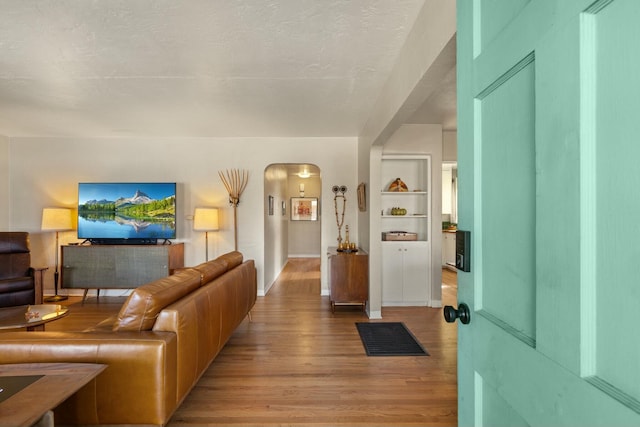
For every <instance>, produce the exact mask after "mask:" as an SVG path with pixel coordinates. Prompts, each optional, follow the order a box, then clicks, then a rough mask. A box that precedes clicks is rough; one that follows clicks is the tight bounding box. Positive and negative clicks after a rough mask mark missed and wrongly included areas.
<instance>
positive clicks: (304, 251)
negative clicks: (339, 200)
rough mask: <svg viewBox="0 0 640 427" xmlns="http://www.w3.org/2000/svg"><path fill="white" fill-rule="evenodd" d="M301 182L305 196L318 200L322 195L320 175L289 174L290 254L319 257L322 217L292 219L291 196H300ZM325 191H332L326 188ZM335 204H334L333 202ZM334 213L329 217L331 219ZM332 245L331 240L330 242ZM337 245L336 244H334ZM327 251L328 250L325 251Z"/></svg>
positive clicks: (320, 252) (288, 215) (293, 255)
mask: <svg viewBox="0 0 640 427" xmlns="http://www.w3.org/2000/svg"><path fill="white" fill-rule="evenodd" d="M300 184H304V197H317V198H318V201H320V200H321V196H322V188H321V185H322V181H321V180H320V178H319V177H318V176H312V177H309V178H299V177H297V176H289V180H288V187H287V191H288V193H287V194H288V198H287V217H288V218H289V256H290V257H319V256H321V254H322V253H324V252H322V251H321V247H320V237H321V227H320V224H321V221H320V220H321V218H320V217H318V221H291V198H292V197H300ZM324 190H325V191H329V192H330V191H331V189H330V188H325V189H324ZM331 206H333V204H331ZM332 217H333V215H330V217H329V218H328V219H327V221H328V220H330V219H331V218H332ZM328 244H329V246H331V242H330V241H329V242H328ZM334 246H335V245H334ZM325 252H326V251H325Z"/></svg>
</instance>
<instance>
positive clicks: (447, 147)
mask: <svg viewBox="0 0 640 427" xmlns="http://www.w3.org/2000/svg"><path fill="white" fill-rule="evenodd" d="M457 160H458V132H456V131H443V132H442V161H443V162H455V161H457Z"/></svg>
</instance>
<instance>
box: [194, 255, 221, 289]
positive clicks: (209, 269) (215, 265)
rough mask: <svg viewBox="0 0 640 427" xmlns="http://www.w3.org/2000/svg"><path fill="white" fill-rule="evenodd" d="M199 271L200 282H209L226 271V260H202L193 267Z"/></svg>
mask: <svg viewBox="0 0 640 427" xmlns="http://www.w3.org/2000/svg"><path fill="white" fill-rule="evenodd" d="M193 269H194V270H197V271H198V272H199V273H200V279H201V284H202V285H204V284H205V283H209V282H210V281H212V280H213V279H215V278H216V277H220V276H222V275H223V274H224V273H225V272H226V271H227V262H226V261H223V260H219V259H214V260H213V261H208V262H203V263H202V264H200V265H196V266H195V267H193Z"/></svg>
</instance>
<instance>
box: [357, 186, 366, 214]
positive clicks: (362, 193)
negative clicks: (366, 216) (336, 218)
mask: <svg viewBox="0 0 640 427" xmlns="http://www.w3.org/2000/svg"><path fill="white" fill-rule="evenodd" d="M358 209H359V210H360V212H366V211H367V187H366V184H365V183H364V182H361V183H360V184H358Z"/></svg>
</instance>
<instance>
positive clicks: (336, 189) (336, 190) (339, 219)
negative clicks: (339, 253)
mask: <svg viewBox="0 0 640 427" xmlns="http://www.w3.org/2000/svg"><path fill="white" fill-rule="evenodd" d="M331 191H333V194H334V196H333V207H334V209H335V211H336V225H337V226H338V239H337V240H338V246H340V243H342V225H343V224H344V211H345V208H346V207H347V198H346V197H345V196H344V194H345V193H346V192H347V186H346V185H341V186H337V185H334V186H333V187H332V188H331ZM338 199H342V213H340V212H338Z"/></svg>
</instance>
